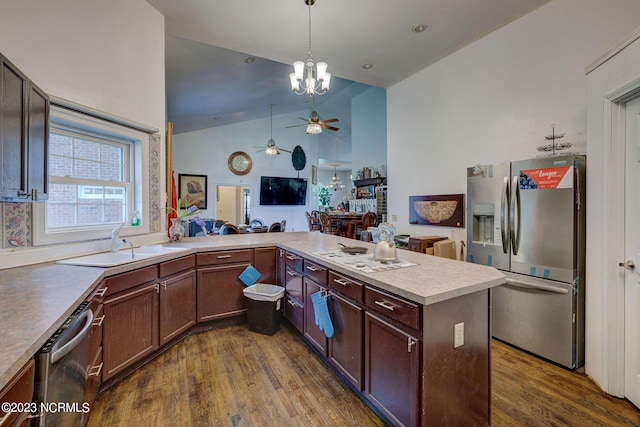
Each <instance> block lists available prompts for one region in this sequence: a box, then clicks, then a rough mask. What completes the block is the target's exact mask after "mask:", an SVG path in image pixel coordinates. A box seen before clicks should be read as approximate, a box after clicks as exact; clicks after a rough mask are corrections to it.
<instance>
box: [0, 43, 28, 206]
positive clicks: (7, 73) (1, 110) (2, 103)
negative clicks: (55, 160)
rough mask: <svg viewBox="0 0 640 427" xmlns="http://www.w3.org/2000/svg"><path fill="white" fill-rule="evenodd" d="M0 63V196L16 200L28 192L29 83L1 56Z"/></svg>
mask: <svg viewBox="0 0 640 427" xmlns="http://www.w3.org/2000/svg"><path fill="white" fill-rule="evenodd" d="M0 61H1V62H2V64H0V65H1V66H2V67H1V69H0V149H1V150H2V156H0V180H1V181H2V182H1V183H0V184H1V188H0V196H1V197H2V199H3V200H16V199H17V198H18V197H19V196H21V195H23V194H24V190H25V188H24V187H23V184H24V180H25V176H24V175H23V171H24V170H25V168H26V166H27V165H26V153H25V150H24V142H25V139H26V135H27V114H26V112H27V97H28V91H27V85H28V80H27V77H26V76H25V75H24V74H22V73H21V72H20V71H19V70H18V69H17V68H16V67H14V66H13V64H11V63H10V62H9V61H8V60H7V59H6V58H4V57H3V56H1V55H0Z"/></svg>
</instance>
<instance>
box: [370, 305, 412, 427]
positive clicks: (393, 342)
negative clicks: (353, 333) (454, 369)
mask: <svg viewBox="0 0 640 427" xmlns="http://www.w3.org/2000/svg"><path fill="white" fill-rule="evenodd" d="M364 318H365V345H364V349H365V350H364V352H365V374H364V376H365V380H364V386H365V387H364V395H365V397H366V398H367V400H369V402H370V403H371V404H372V405H373V406H375V407H376V408H377V409H378V410H380V411H381V412H382V413H383V414H384V415H385V416H386V417H387V418H388V419H389V420H391V421H392V422H393V423H394V424H397V425H405V426H417V425H419V423H420V407H421V401H420V381H421V378H422V376H421V366H420V361H421V357H420V353H421V347H422V344H421V339H420V336H419V335H418V334H417V333H413V332H410V331H408V329H403V328H400V327H399V326H397V325H395V324H393V323H391V322H389V321H388V320H387V319H385V318H384V317H382V316H378V315H377V314H374V313H373V312H371V311H367V312H366V313H365V316H364Z"/></svg>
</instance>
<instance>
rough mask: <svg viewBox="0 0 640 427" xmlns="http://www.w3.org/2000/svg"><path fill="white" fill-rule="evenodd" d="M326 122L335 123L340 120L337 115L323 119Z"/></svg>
mask: <svg viewBox="0 0 640 427" xmlns="http://www.w3.org/2000/svg"><path fill="white" fill-rule="evenodd" d="M322 121H323V122H325V123H335V122H339V121H340V120H338V119H336V118H335V117H334V118H333V119H327V120H322Z"/></svg>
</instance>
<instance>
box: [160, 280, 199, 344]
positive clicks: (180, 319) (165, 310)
mask: <svg viewBox="0 0 640 427" xmlns="http://www.w3.org/2000/svg"><path fill="white" fill-rule="evenodd" d="M159 304H160V305H159V307H160V314H159V321H160V326H159V328H160V329H159V331H160V345H164V344H166V343H168V342H169V341H171V340H173V339H174V338H176V337H178V336H180V335H181V334H182V333H183V332H186V331H187V330H188V329H189V328H190V327H191V326H193V325H195V324H196V271H195V269H191V270H187V271H185V272H183V273H178V274H176V275H173V276H170V277H168V278H164V279H160V301H159Z"/></svg>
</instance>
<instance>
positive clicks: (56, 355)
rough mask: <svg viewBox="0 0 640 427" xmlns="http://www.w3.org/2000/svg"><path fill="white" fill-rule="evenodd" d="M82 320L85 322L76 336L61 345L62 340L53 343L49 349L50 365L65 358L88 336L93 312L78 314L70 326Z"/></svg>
mask: <svg viewBox="0 0 640 427" xmlns="http://www.w3.org/2000/svg"><path fill="white" fill-rule="evenodd" d="M83 320H84V322H85V323H84V326H83V327H82V329H81V330H80V332H78V333H77V334H76V336H74V337H73V338H71V339H70V340H69V341H67V342H66V343H63V342H62V340H61V341H60V342H57V343H55V344H54V345H53V346H52V347H51V364H54V363H56V362H57V361H58V360H60V359H62V358H63V357H64V356H66V355H67V354H68V353H69V352H70V351H71V350H73V349H74V348H76V347H77V346H78V345H79V344H80V343H81V342H82V340H84V339H85V338H86V337H87V336H88V335H89V331H90V329H91V324H92V323H93V312H92V311H91V310H85V311H83V312H82V314H80V315H79V316H78V317H77V318H76V319H75V320H74V321H73V322H72V324H74V323H77V322H81V321H83ZM71 326H72V325H69V327H71Z"/></svg>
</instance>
